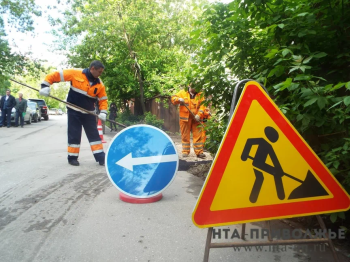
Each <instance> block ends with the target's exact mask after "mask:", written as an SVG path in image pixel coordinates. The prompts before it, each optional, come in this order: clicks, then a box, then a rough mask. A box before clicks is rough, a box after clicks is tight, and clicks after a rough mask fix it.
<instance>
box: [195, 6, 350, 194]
mask: <svg viewBox="0 0 350 262" xmlns="http://www.w3.org/2000/svg"><path fill="white" fill-rule="evenodd" d="M349 15H350V3H349V1H336V0H329V1H328V0H327V1H323V0H311V1H306V0H300V1H292V0H286V1H281V0H244V1H238V0H235V1H232V2H231V3H230V4H221V3H217V4H215V5H208V6H207V7H206V10H205V12H204V14H203V16H202V17H201V19H199V21H198V22H197V27H198V29H197V30H194V31H193V32H192V36H193V44H195V45H197V46H198V49H197V54H196V56H195V57H196V63H195V64H194V65H193V66H192V68H193V70H194V73H193V74H194V76H195V77H196V78H197V79H198V81H199V85H200V86H202V87H203V89H204V91H205V94H206V95H207V96H208V95H213V99H212V102H213V105H214V106H215V107H216V108H217V109H218V113H219V115H222V116H223V118H222V124H223V125H224V124H225V123H226V122H227V119H228V113H229V108H230V104H231V99H232V93H233V86H234V79H241V80H242V79H247V78H253V79H256V80H257V81H259V82H261V83H262V84H264V85H265V86H266V87H267V88H268V91H269V93H270V95H271V96H272V97H273V98H274V100H275V101H276V102H277V104H278V105H279V107H280V109H281V110H282V112H283V113H284V114H285V115H286V116H287V117H288V119H289V120H290V121H291V122H292V123H293V125H294V126H295V127H296V128H297V129H298V131H299V132H300V133H301V134H302V135H303V137H304V138H305V139H306V140H307V141H308V142H309V144H310V145H311V146H312V148H313V149H314V150H315V151H316V153H317V154H318V155H319V156H320V157H321V159H322V160H323V161H324V162H325V164H326V165H327V166H328V167H329V168H330V169H331V171H332V172H333V174H334V175H335V176H336V177H337V179H338V180H339V181H340V182H341V183H342V185H343V186H344V187H345V188H346V190H347V191H348V192H350V166H349V162H350V161H349V160H350V155H349V154H348V148H349V140H348V137H349V127H350V126H349V119H350V116H349V111H350V107H349V105H350V95H349V89H350V74H349V66H350V46H349V44H348V40H349V39H350V31H349V28H350V18H349V17H350V16H349ZM209 132H213V135H211V134H210V137H211V139H212V138H214V141H213V142H212V143H214V144H215V143H216V141H220V138H218V137H217V135H222V134H223V132H218V130H215V128H214V129H212V130H210V129H209ZM208 143H211V142H210V141H208ZM216 144H217V143H216ZM212 149H213V151H212V152H213V153H215V152H216V151H215V150H216V149H217V147H212Z"/></svg>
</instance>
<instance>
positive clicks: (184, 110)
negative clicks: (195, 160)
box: [171, 84, 206, 158]
mask: <svg viewBox="0 0 350 262" xmlns="http://www.w3.org/2000/svg"><path fill="white" fill-rule="evenodd" d="M203 101H204V98H203V97H202V96H201V93H197V92H196V90H195V89H194V88H192V87H191V84H190V85H189V86H188V89H187V90H181V91H180V92H178V93H177V94H176V95H173V96H172V97H171V102H172V103H173V104H174V105H178V104H180V129H181V139H182V156H183V157H187V156H188V155H189V154H190V148H191V147H190V145H191V144H190V134H191V131H192V135H193V148H194V152H195V153H196V155H197V157H199V158H205V157H206V156H205V154H203V139H202V131H201V128H200V127H199V125H201V122H200V120H201V117H202V116H203V114H204V109H205V106H204V105H203Z"/></svg>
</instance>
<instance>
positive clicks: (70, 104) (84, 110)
mask: <svg viewBox="0 0 350 262" xmlns="http://www.w3.org/2000/svg"><path fill="white" fill-rule="evenodd" d="M10 80H11V81H12V82H15V83H17V84H20V85H22V86H25V87H28V88H30V89H33V90H35V91H38V92H39V89H36V88H34V87H31V86H29V85H26V84H23V83H21V82H18V81H17V80H14V79H11V78H10ZM49 97H51V98H53V99H55V100H57V101H60V102H62V103H64V104H66V105H67V106H68V107H71V108H75V109H78V110H79V111H83V112H84V113H87V114H90V115H93V116H96V117H98V115H96V114H95V113H92V112H90V111H88V110H86V109H84V108H82V107H79V106H77V105H74V104H72V103H69V102H67V101H63V100H62V99H59V98H57V97H54V96H51V95H49ZM106 121H109V122H111V123H114V124H117V125H118V126H122V127H126V125H123V124H120V123H118V122H115V121H113V120H110V119H106Z"/></svg>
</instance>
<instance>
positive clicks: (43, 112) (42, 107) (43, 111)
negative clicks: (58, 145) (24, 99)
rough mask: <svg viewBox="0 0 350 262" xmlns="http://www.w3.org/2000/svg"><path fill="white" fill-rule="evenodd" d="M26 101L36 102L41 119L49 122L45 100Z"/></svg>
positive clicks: (32, 99)
mask: <svg viewBox="0 0 350 262" xmlns="http://www.w3.org/2000/svg"><path fill="white" fill-rule="evenodd" d="M28 101H32V102H36V103H37V104H38V105H39V108H40V111H41V117H43V118H44V119H45V120H49V112H48V107H47V105H46V103H45V100H43V99H37V98H29V99H28Z"/></svg>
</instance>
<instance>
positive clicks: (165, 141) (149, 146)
mask: <svg viewBox="0 0 350 262" xmlns="http://www.w3.org/2000/svg"><path fill="white" fill-rule="evenodd" d="M106 159H107V160H106V170H107V174H108V176H109V178H110V180H111V181H112V183H113V184H114V185H115V186H116V187H117V188H118V189H119V191H121V192H122V193H124V194H126V195H128V196H131V197H135V198H151V197H153V196H156V195H158V194H160V193H161V192H162V191H164V190H165V189H166V188H167V187H168V186H169V185H170V183H171V182H172V181H173V179H174V178H175V175H176V172H177V169H178V166H179V157H178V154H177V151H176V148H175V145H174V143H173V141H172V139H171V138H170V137H169V136H168V135H167V134H166V133H164V132H163V131H162V130H160V129H158V128H155V127H153V126H149V125H135V126H131V127H128V128H125V129H123V130H122V131H120V132H119V133H118V134H117V135H116V136H115V137H114V138H113V140H112V142H111V145H110V147H109V149H108V151H107V155H106Z"/></svg>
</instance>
